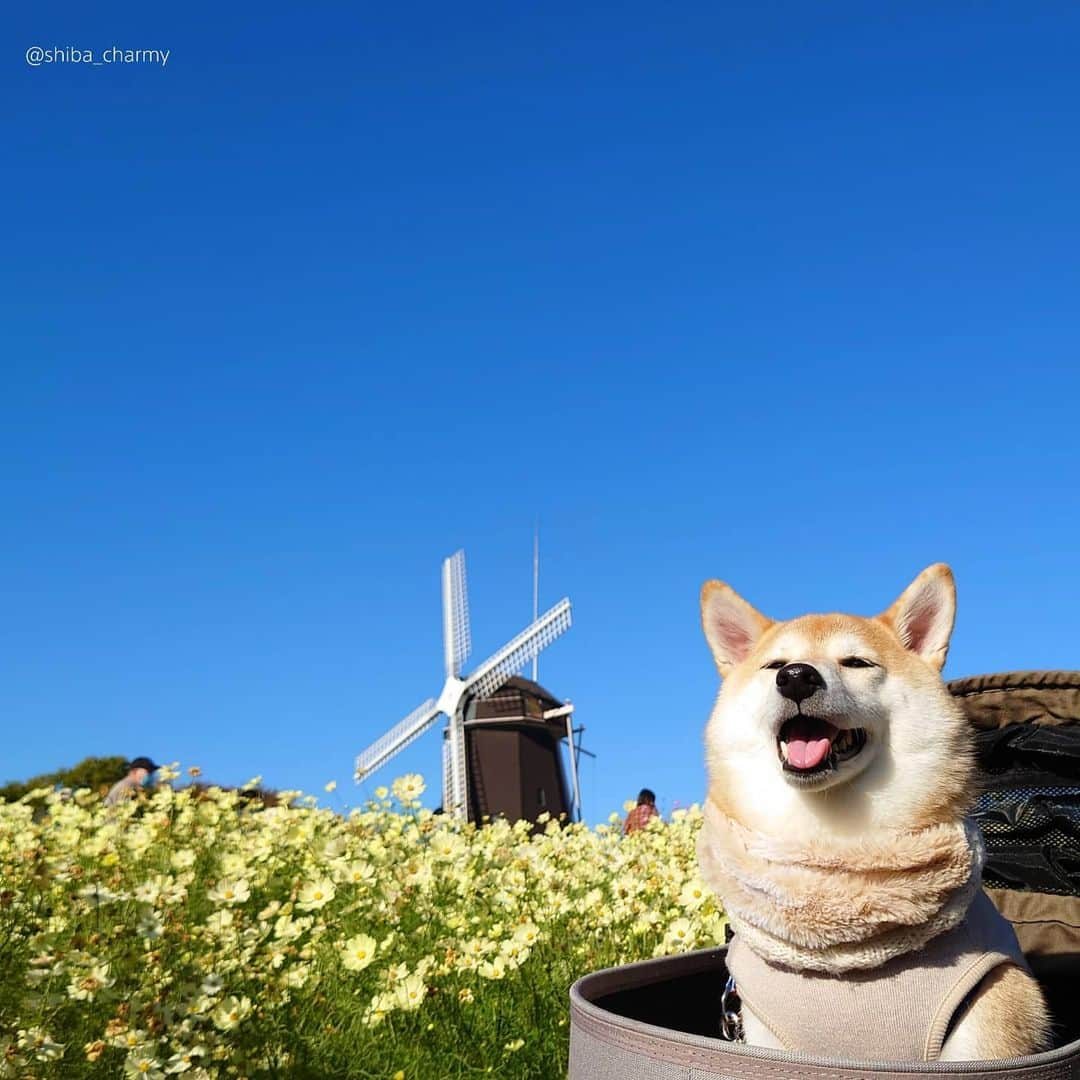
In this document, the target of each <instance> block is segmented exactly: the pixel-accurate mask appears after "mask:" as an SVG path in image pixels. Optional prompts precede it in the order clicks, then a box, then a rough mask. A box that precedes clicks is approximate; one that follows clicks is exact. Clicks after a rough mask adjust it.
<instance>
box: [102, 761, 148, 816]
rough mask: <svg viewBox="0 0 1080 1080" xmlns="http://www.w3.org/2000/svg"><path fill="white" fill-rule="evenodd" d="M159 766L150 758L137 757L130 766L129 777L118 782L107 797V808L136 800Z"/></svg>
mask: <svg viewBox="0 0 1080 1080" xmlns="http://www.w3.org/2000/svg"><path fill="white" fill-rule="evenodd" d="M157 770H158V766H157V765H155V764H154V763H153V761H152V760H151V759H150V758H148V757H137V758H134V759H133V760H132V762H131V763H130V764H129V765H128V771H127V776H125V777H123V778H122V779H120V780H117V781H116V783H115V784H113V786H112V787H111V788H110V789H109V794H108V795H106V796H105V805H106V806H115V805H116V804H117V803H118V802H122V801H123V800H124V799H131V798H134V796H135V795H137V794H138V792H139V789H140V788H142V787H143V786H144V785H145V784H147V783H149V781H150V778H151V777H152V776H153V775H154V773H156V772H157Z"/></svg>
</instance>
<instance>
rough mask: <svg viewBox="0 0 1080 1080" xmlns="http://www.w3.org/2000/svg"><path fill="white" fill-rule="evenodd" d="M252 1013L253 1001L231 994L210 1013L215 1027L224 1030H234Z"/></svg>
mask: <svg viewBox="0 0 1080 1080" xmlns="http://www.w3.org/2000/svg"><path fill="white" fill-rule="evenodd" d="M250 1015H251V1001H250V1000H249V999H248V998H247V997H239V998H238V997H236V996H235V995H231V996H230V997H227V998H225V999H224V1000H223V1001H221V1002H220V1003H219V1004H218V1006H217V1008H215V1009H214V1011H213V1012H212V1013H211V1014H210V1019H211V1020H213V1021H214V1027H216V1028H220V1030H222V1031H232V1029H233V1028H234V1027H236V1026H237V1025H238V1024H239V1023H241V1022H242V1021H244V1020H246V1019H247V1018H248V1017H249V1016H250Z"/></svg>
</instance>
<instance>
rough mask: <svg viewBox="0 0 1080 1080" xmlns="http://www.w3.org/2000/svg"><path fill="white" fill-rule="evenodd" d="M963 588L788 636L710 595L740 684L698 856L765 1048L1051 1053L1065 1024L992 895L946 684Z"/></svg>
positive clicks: (815, 619)
mask: <svg viewBox="0 0 1080 1080" xmlns="http://www.w3.org/2000/svg"><path fill="white" fill-rule="evenodd" d="M955 608H956V591H955V586H954V583H953V576H952V573H951V571H950V570H949V568H948V567H947V566H945V565H943V564H938V565H935V566H931V567H928V568H927V569H926V570H924V571H923V572H922V573H921V574H920V575H919V576H918V577H917V578H916V579H915V581H914V582H913V583H912V584H911V585H910V586H909V587H908V588H907V589H906V590H905V591H904V592H903V594H902V595H901V596H900V598H899V599H898V600H897V601H896V602H895V603H894V604H893V605H892V606H891V607H890V608H889V609H888V610H887V611H885V612H884V613H883V614H881V615H878V616H876V617H874V618H861V617H856V616H852V615H839V614H837V615H804V616H802V617H799V618H795V619H791V620H789V621H784V622H774V621H772V620H770V619H769V618H767V617H766V616H764V615H762V614H761V613H760V612H758V611H756V610H755V609H754V608H753V607H752V606H751V605H750V604H749V603H747V602H746V601H745V600H743V599H742V598H741V597H740V596H739V595H738V594H737V593H735V592H734V591H733V590H732V589H731V588H730V587H729V586H728V585H725V584H723V583H721V582H719V581H710V582H707V583H706V585H705V586H704V588H703V589H702V595H701V613H702V623H703V626H704V630H705V636H706V638H707V640H708V643H709V646H710V648H711V650H712V654H713V657H714V659H715V661H716V665H717V667H718V668H719V671H720V675H721V678H722V680H723V685H722V688H721V690H720V693H719V695H718V697H717V701H716V705H715V708H714V709H713V712H712V716H711V718H710V720H709V723H708V726H707V728H706V734H705V744H706V761H707V768H708V777H709V790H708V798H707V800H706V804H705V824H704V827H703V829H702V833H701V837H700V841H699V847H698V851H699V857H700V864H701V870H702V875H703V877H704V879H705V881H706V882H707V883H708V884H709V885H710V886H711V887H712V888H713V889H714V890H715V891H716V892H717V894H718V895H719V896H720V898H721V900H722V901H723V903H724V906H725V909H726V911H727V912H728V916H729V918H730V920H731V923H732V925H733V927H734V928H735V931H736V934H735V939H734V941H733V942H732V944H731V946H730V949H729V970H730V971H731V974H732V976H733V977H734V979H735V981H736V982H737V983H738V992H739V995H740V997H741V1000H742V1013H743V1025H744V1031H745V1037H746V1040H747V1041H748V1042H750V1043H754V1044H757V1045H759V1046H767V1047H773V1048H783V1049H788V1050H794V1051H805V1052H809V1053H821V1054H825V1055H828V1056H830V1057H836V1056H840V1057H851V1058H861V1059H868V1058H873V1059H878V1060H881V1059H891V1060H899V1059H912V1058H914V1059H920V1060H971V1059H990V1058H1005V1057H1013V1056H1017V1055H1021V1054H1026V1053H1032V1052H1035V1051H1036V1050H1038V1049H1041V1048H1043V1047H1044V1046H1045V1045H1046V1044H1047V1036H1048V1031H1049V1018H1048V1015H1047V1010H1046V1005H1045V1002H1044V1000H1043V997H1042V993H1041V991H1040V989H1039V986H1038V984H1037V982H1036V981H1035V980H1034V978H1033V977H1032V976H1031V974H1030V972H1029V970H1028V969H1027V966H1026V963H1025V961H1024V959H1023V956H1022V954H1021V953H1020V951H1019V948H1018V946H1017V945H1016V939H1015V935H1014V934H1013V933H1012V929H1011V927H1010V926H1009V924H1008V923H1006V922H1005V921H1004V920H1003V919H1001V917H1000V916H999V915H998V914H997V912H996V911H994V910H993V908H992V906H991V905H990V902H989V900H988V899H987V898H986V896H985V894H983V893H982V891H981V888H980V874H981V861H982V848H981V842H980V840H979V838H978V834H977V831H976V830H975V829H974V827H973V826H972V825H971V824H970V823H969V822H966V821H965V813H966V811H967V809H968V807H969V805H970V802H971V800H972V798H973V794H974V781H975V764H974V758H973V747H972V740H971V735H970V732H969V729H968V725H967V723H966V721H965V719H964V716H963V713H962V712H961V710H960V708H959V706H958V705H957V704H956V702H955V701H954V700H953V698H952V697H951V695H950V694H949V692H948V690H947V689H946V687H945V685H944V683H943V682H942V680H941V676H940V671H941V668H942V666H943V665H944V663H945V657H946V653H947V652H948V648H949V639H950V636H951V634H952V628H953V621H954V615H955Z"/></svg>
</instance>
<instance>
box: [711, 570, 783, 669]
mask: <svg viewBox="0 0 1080 1080" xmlns="http://www.w3.org/2000/svg"><path fill="white" fill-rule="evenodd" d="M701 625H702V626H703V627H704V629H705V639H706V640H707V641H708V643H709V648H710V649H712V654H713V659H714V660H715V661H716V666H717V667H718V668H719V669H720V675H721V676H722V677H726V676H727V673H728V672H729V671H730V670H731V669H732V668H733V667H735V666H736V665H737V664H741V663H742V662H743V661H744V660H745V659H746V658H747V657H748V656H749V655H750V653H751V651H752V650H753V648H754V645H755V644H756V643H757V640H758V638H759V637H761V635H762V634H763V633H764V632H765V631H766V630H767V629H768V628H769V627H770V626H771V625H772V620H771V619H768V618H766V617H765V616H764V615H762V614H761V612H760V611H757V610H756V609H755V608H753V607H751V606H750V605H749V604H748V603H747V602H746V601H745V600H744V599H743V598H742V597H741V596H740V595H739V594H738V593H737V592H736V591H735V590H734V589H733V588H732V587H731V586H730V585H725V584H724V583H723V582H722V581H706V582H705V584H704V585H703V586H702V587H701Z"/></svg>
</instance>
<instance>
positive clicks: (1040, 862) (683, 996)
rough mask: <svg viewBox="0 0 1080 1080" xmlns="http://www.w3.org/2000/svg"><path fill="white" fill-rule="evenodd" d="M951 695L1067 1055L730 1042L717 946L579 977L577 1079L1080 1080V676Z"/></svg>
mask: <svg viewBox="0 0 1080 1080" xmlns="http://www.w3.org/2000/svg"><path fill="white" fill-rule="evenodd" d="M949 690H950V691H951V692H952V693H953V695H954V696H955V697H956V698H957V700H959V702H960V703H961V705H962V706H963V708H964V711H965V712H966V714H967V716H968V719H969V720H970V722H971V724H972V726H973V727H974V729H975V741H976V746H977V748H978V756H979V764H980V770H981V781H982V784H981V793H980V795H979V798H978V802H977V803H976V807H975V817H976V820H977V821H978V823H979V825H980V827H981V829H982V831H983V835H984V838H985V841H986V848H987V860H986V868H985V872H984V885H985V887H986V889H987V892H988V893H989V894H990V896H991V898H992V899H993V901H994V903H995V904H997V906H998V908H999V910H1000V911H1001V912H1002V914H1003V915H1005V917H1006V918H1008V919H1009V920H1010V921H1011V922H1012V924H1013V926H1014V928H1015V930H1016V934H1017V937H1018V939H1019V941H1020V945H1021V947H1022V948H1023V949H1024V952H1025V953H1026V955H1027V957H1028V961H1029V962H1030V964H1031V968H1032V971H1033V972H1034V973H1035V975H1036V976H1037V977H1038V978H1039V980H1040V982H1041V983H1042V986H1043V989H1044V991H1045V993H1046V997H1047V1001H1048V1003H1049V1005H1050V1009H1051V1011H1052V1013H1053V1017H1054V1024H1055V1026H1054V1032H1055V1046H1054V1048H1053V1049H1051V1050H1049V1051H1047V1052H1045V1053H1041V1054H1036V1055H1032V1056H1029V1057H1024V1058H1014V1059H1012V1060H1010V1061H985V1062H936V1061H932V1062H882V1061H866V1062H859V1061H849V1060H843V1059H839V1058H836V1059H832V1058H822V1057H811V1056H809V1055H805V1054H789V1053H783V1052H780V1051H773V1050H765V1049H761V1048H758V1047H753V1046H744V1045H741V1044H737V1043H732V1042H726V1041H724V1040H723V1039H722V1038H721V1036H720V1015H721V1007H720V995H721V992H722V990H723V987H724V982H725V980H726V978H727V972H726V970H725V967H724V955H725V951H726V950H725V949H724V948H716V949H705V950H701V951H698V952H692V953H685V954H683V955H681V956H672V957H666V958H663V959H660V960H648V961H645V962H643V963H639V964H629V965H626V966H624V967H618V968H610V969H608V970H607V971H599V972H596V973H594V974H592V975H587V976H585V978H583V979H579V980H578V981H577V982H576V983H575V984H574V986H573V987H572V988H571V990H570V1078H569V1080H743V1078H754V1080H784V1078H788V1077H790V1078H795V1080H858V1078H861V1077H866V1078H874V1080H877V1078H890V1077H911V1076H919V1075H930V1074H933V1075H939V1076H940V1075H941V1074H956V1075H963V1076H965V1077H968V1078H969V1080H974V1078H981V1077H987V1078H990V1077H994V1078H998V1080H1001V1078H1004V1077H1023V1078H1026V1080H1080V993H1078V992H1080V672H1019V673H1013V674H1001V675H982V676H976V677H974V678H970V679H960V680H957V681H955V682H952V683H950V684H949ZM1005 1022H1006V1023H1007V1022H1008V1018H1005Z"/></svg>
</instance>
